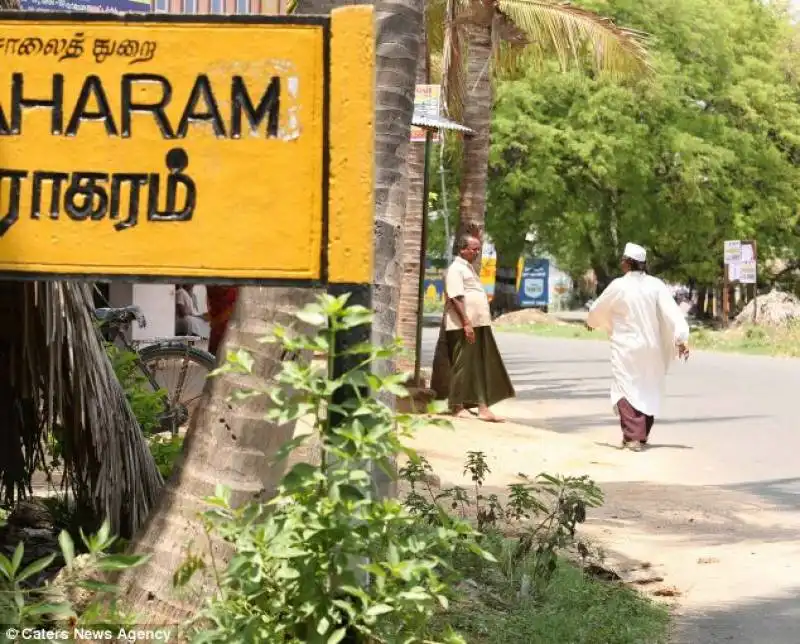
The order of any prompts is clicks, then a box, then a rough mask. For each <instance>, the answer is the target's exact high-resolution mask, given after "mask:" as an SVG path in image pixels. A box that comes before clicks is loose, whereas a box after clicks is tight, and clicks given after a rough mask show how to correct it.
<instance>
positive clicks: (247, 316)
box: [123, 0, 422, 624]
mask: <svg viewBox="0 0 800 644" xmlns="http://www.w3.org/2000/svg"><path fill="white" fill-rule="evenodd" d="M342 4H345V3H342ZM333 6H335V5H334V4H333V3H330V2H327V1H323V2H310V3H308V4H305V3H302V2H301V6H300V7H299V9H300V10H301V12H302V13H328V12H329V11H330V9H331V8H332V7H333ZM421 16H422V6H421V1H420V0H404V1H399V0H385V1H384V2H382V3H380V4H379V5H378V7H377V13H376V22H377V50H376V51H377V112H378V114H377V119H376V137H377V141H376V168H377V178H376V214H375V236H376V240H375V296H374V308H375V311H376V316H375V323H374V325H373V338H374V340H375V341H376V342H385V341H387V340H391V339H393V338H394V336H395V326H396V310H397V301H398V296H399V286H400V284H399V280H400V277H401V274H402V271H401V266H400V257H399V255H398V253H399V252H400V249H401V247H402V238H401V235H402V228H401V224H402V216H403V212H404V209H405V204H406V190H407V181H406V165H405V161H406V158H405V157H406V150H407V146H408V138H409V133H410V126H411V115H412V113H413V106H414V73H415V68H416V61H417V40H418V33H419V27H420V24H421ZM311 295H312V293H311V292H310V291H304V290H301V289H244V290H243V292H242V295H241V296H240V299H239V301H238V302H237V308H236V314H235V315H234V320H233V323H232V325H231V327H230V328H229V330H228V337H227V339H226V344H227V346H228V347H230V348H236V347H242V348H244V349H246V350H248V351H250V352H251V353H252V354H253V355H254V357H255V360H256V362H255V364H256V368H257V373H256V374H255V375H254V378H255V377H258V379H259V380H260V379H263V378H270V377H272V376H273V375H274V374H275V372H276V371H277V369H278V367H279V365H280V363H281V361H282V360H285V359H286V356H282V355H280V354H279V353H278V352H277V349H276V347H275V346H273V345H261V344H259V343H258V342H257V341H256V340H257V338H258V337H260V336H261V335H263V334H264V332H265V331H266V328H267V323H266V322H265V321H275V322H278V323H282V324H288V323H290V322H296V320H295V319H294V318H291V317H290V314H291V313H292V312H293V311H294V310H296V308H297V306H299V305H301V304H302V303H303V302H304V300H305V299H306V298H308V297H310V296H311ZM392 366H393V365H384V368H388V369H391V368H392ZM249 384H253V383H249ZM247 386H248V379H244V381H243V379H242V378H241V377H236V378H234V377H231V376H227V375H226V376H222V377H220V378H217V379H214V380H213V381H211V382H210V384H209V386H208V387H207V391H206V399H205V404H204V406H203V411H202V412H201V413H200V414H198V415H197V418H196V419H195V423H194V424H193V427H192V428H191V430H190V436H189V438H188V439H187V443H186V447H185V449H184V458H183V459H182V462H180V463H179V464H178V466H177V468H176V473H175V474H174V475H173V478H172V479H171V480H170V482H169V483H168V486H167V489H166V492H165V494H164V497H163V500H162V502H161V504H160V505H159V508H158V510H157V511H156V512H154V513H153V516H152V518H151V519H150V520H149V522H148V525H147V527H146V529H145V531H144V533H143V534H142V536H141V537H140V539H139V540H138V542H137V543H136V544H134V550H136V551H137V552H145V553H151V554H152V557H151V559H150V560H149V561H148V563H147V565H146V566H144V567H143V568H140V569H137V570H136V572H135V573H131V574H129V575H127V576H126V577H125V578H124V579H123V587H124V588H126V594H125V603H126V605H127V606H128V607H129V608H135V609H136V610H137V611H138V612H139V613H140V614H142V613H143V620H144V622H146V623H149V624H159V623H161V624H165V623H175V622H177V621H180V620H182V619H183V618H185V617H186V616H187V615H189V614H191V613H192V612H194V610H195V609H196V607H197V606H198V605H199V603H200V602H201V601H202V600H203V599H204V598H205V597H206V596H207V594H208V592H209V590H210V589H211V588H212V585H211V584H212V582H211V580H210V579H209V578H208V577H206V578H198V580H197V583H196V584H195V585H194V586H193V592H190V593H187V594H183V593H182V595H181V598H177V597H175V596H174V595H173V594H172V593H171V584H172V574H173V572H174V571H175V569H176V568H177V566H178V565H179V563H180V562H181V561H182V559H183V557H184V555H185V548H186V545H187V544H189V543H191V542H193V541H194V542H196V543H198V545H201V543H200V542H202V541H203V539H204V535H203V532H202V526H201V524H200V523H199V521H198V520H197V516H196V515H197V511H198V510H201V509H202V508H203V503H202V501H201V499H202V498H203V497H204V496H207V495H209V494H211V493H213V491H214V487H215V485H216V484H217V483H225V484H227V485H228V486H229V487H231V488H232V492H233V493H232V502H233V503H234V504H238V503H243V502H244V501H246V500H250V499H253V498H267V497H268V496H269V494H270V491H271V488H272V486H273V485H274V484H275V482H276V481H277V479H278V477H279V475H280V472H278V471H275V470H274V469H273V468H271V467H270V464H269V457H270V456H271V455H272V454H274V452H275V450H276V449H277V448H278V447H280V445H282V444H283V443H284V442H285V441H286V440H287V439H288V438H290V437H291V435H292V432H293V428H292V427H274V426H270V425H269V423H267V422H265V421H264V420H263V408H262V406H263V401H261V402H260V403H259V402H257V401H256V402H254V403H252V404H250V405H248V404H241V403H240V404H239V406H237V407H235V408H234V407H232V406H231V405H230V404H229V403H228V402H226V397H227V396H228V394H229V393H230V392H231V390H233V389H236V388H241V387H247ZM378 487H379V490H380V491H381V492H382V493H384V494H387V493H391V491H392V490H391V485H390V483H389V480H388V477H385V475H384V477H383V478H382V479H380V480H379V481H378ZM213 549H214V554H215V559H216V561H217V565H218V566H224V565H226V564H227V561H228V560H229V557H230V554H231V553H230V550H229V549H227V548H226V547H225V546H224V544H221V543H218V542H215V543H214V545H213Z"/></svg>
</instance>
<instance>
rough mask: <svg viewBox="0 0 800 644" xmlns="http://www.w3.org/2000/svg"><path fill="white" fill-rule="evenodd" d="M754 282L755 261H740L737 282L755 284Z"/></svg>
mask: <svg viewBox="0 0 800 644" xmlns="http://www.w3.org/2000/svg"><path fill="white" fill-rule="evenodd" d="M756 282H757V280H756V263H755V262H741V263H740V264H739V283H740V284H755V283H756Z"/></svg>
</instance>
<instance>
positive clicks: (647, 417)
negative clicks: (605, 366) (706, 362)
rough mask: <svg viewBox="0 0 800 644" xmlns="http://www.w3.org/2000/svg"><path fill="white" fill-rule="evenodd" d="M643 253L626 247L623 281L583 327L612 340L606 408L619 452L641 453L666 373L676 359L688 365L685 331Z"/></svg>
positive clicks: (603, 297) (596, 304)
mask: <svg viewBox="0 0 800 644" xmlns="http://www.w3.org/2000/svg"><path fill="white" fill-rule="evenodd" d="M646 260H647V251H646V250H645V249H644V248H642V247H641V246H639V245H638V244H627V245H626V246H625V250H624V253H623V256H622V260H621V268H622V273H623V275H622V277H618V278H617V279H615V280H614V281H613V282H611V284H609V285H608V287H607V288H606V289H605V290H604V291H603V293H602V294H601V295H600V297H598V298H597V299H596V300H595V302H594V304H592V308H591V310H590V311H589V316H588V318H587V320H586V326H588V327H589V328H590V329H603V330H605V331H607V332H608V333H609V335H610V338H611V374H612V382H611V405H612V407H613V409H614V413H615V414H616V415H617V416H619V422H620V427H621V429H622V448H623V449H625V448H628V449H631V450H633V451H635V452H639V451H641V450H642V448H643V446H644V445H646V444H647V441H648V440H649V438H650V431H651V430H652V428H653V423H654V422H655V418H656V416H658V414H659V411H660V408H661V398H662V395H663V390H664V384H665V380H666V375H667V371H668V369H669V366H670V363H671V362H672V359H673V358H674V357H675V355H676V354H677V355H678V356H679V357H681V358H683V359H684V360H688V359H689V348H688V346H687V345H688V342H689V325H688V324H687V322H686V318H685V317H684V315H683V313H682V312H681V310H680V307H679V306H678V304H677V303H676V302H675V298H673V297H672V293H670V290H669V288H668V287H667V285H666V284H664V282H662V281H661V280H660V279H658V278H656V277H653V276H651V275H648V274H647V270H646V268H647V267H646Z"/></svg>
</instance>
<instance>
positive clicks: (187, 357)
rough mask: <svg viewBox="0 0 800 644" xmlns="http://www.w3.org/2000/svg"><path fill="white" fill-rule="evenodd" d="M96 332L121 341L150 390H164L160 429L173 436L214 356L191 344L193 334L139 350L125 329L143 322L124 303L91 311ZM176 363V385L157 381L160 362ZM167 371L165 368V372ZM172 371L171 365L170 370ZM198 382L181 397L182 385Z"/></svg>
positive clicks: (185, 419) (195, 339)
mask: <svg viewBox="0 0 800 644" xmlns="http://www.w3.org/2000/svg"><path fill="white" fill-rule="evenodd" d="M94 315H95V318H96V319H97V321H98V323H99V326H100V332H101V334H102V336H103V338H104V339H105V340H106V341H107V342H110V343H112V344H117V343H121V344H122V346H123V347H124V348H125V349H127V350H128V351H130V352H132V353H133V354H135V356H136V358H135V363H136V366H137V367H138V368H139V370H140V371H141V372H142V374H143V375H144V377H145V379H146V380H147V382H148V384H149V385H150V386H151V387H152V388H153V391H154V392H158V391H165V396H164V413H163V414H161V415H160V416H159V421H160V422H159V424H160V427H161V431H164V432H166V431H169V432H170V433H171V434H172V436H176V435H177V434H178V432H179V430H180V428H181V427H183V426H184V425H185V424H186V423H187V422H188V421H189V419H190V418H191V414H192V412H193V411H194V408H193V407H194V404H196V402H197V401H198V400H199V399H200V396H201V395H202V392H203V387H204V385H205V381H206V378H207V376H208V374H209V373H210V372H211V371H212V370H213V369H214V368H215V366H216V358H215V357H214V356H213V355H212V354H211V353H209V352H208V351H203V350H202V349H198V348H197V347H195V346H193V344H194V343H195V342H199V341H200V340H201V338H199V337H196V336H178V337H174V338H161V339H156V340H155V341H154V342H153V343H152V344H148V345H147V346H145V347H142V348H141V349H140V348H139V347H138V344H139V343H137V342H131V341H129V340H128V337H127V331H128V329H129V328H130V327H131V325H132V324H133V322H137V323H138V324H139V327H140V328H144V327H145V326H147V321H146V319H145V317H144V315H143V314H142V311H141V309H140V308H139V307H138V306H126V307H123V308H98V309H95V311H94ZM175 361H177V362H178V365H177V367H178V369H177V370H178V381H177V386H175V387H171V386H163V385H162V383H161V382H159V378H158V375H159V374H160V373H161V371H162V367H164V365H169V364H170V363H171V362H175ZM192 367H196V368H198V369H199V371H198V373H197V374H192V375H196V376H202V378H196V379H195V380H194V381H193V382H189V381H191V378H189V376H190V368H192ZM169 371H170V370H168V369H167V370H165V373H168V372H169ZM172 372H174V368H173V369H172ZM198 381H199V383H200V390H199V392H198V393H197V394H196V395H194V396H193V397H191V398H190V399H188V400H185V399H183V398H182V393H183V389H184V387H185V386H186V385H187V382H189V384H195V385H196V384H197V383H198Z"/></svg>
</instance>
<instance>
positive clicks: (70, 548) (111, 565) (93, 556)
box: [0, 521, 146, 630]
mask: <svg viewBox="0 0 800 644" xmlns="http://www.w3.org/2000/svg"><path fill="white" fill-rule="evenodd" d="M81 540H82V542H83V545H84V546H85V549H86V551H87V554H84V555H79V556H76V555H75V543H74V542H73V540H72V537H70V535H69V533H68V532H66V531H62V532H61V535H60V536H59V539H58V541H59V546H60V548H61V557H62V558H63V561H64V568H63V569H62V570H61V572H60V573H59V575H58V577H57V578H56V580H55V581H54V582H53V583H52V584H48V583H46V581H45V579H44V578H43V576H44V575H45V574H46V572H47V571H48V570H49V569H51V568H52V566H53V564H54V562H55V561H56V558H57V553H51V554H49V555H47V556H45V557H42V558H39V559H36V560H34V561H32V562H31V563H29V564H28V565H26V566H23V565H22V562H23V559H24V556H25V546H24V544H22V543H20V544H18V545H17V548H16V550H15V551H14V554H13V555H12V556H11V557H10V558H9V557H6V556H5V555H2V554H0V622H2V623H3V624H4V625H5V626H7V627H14V628H16V629H17V630H19V629H23V628H33V627H39V626H41V625H42V624H44V623H53V622H61V623H67V624H69V625H71V626H73V627H74V626H76V625H82V624H86V625H92V626H97V625H101V624H107V625H115V626H116V627H117V629H118V628H119V626H120V625H121V624H126V623H132V620H131V617H130V616H127V615H125V614H123V613H122V612H121V611H120V610H119V607H118V606H117V603H116V594H117V587H116V586H114V585H112V584H108V583H106V582H105V581H103V580H102V577H101V576H102V575H103V574H104V573H115V572H120V571H122V570H126V569H129V568H133V567H136V566H139V565H141V564H142V563H144V561H145V560H146V557H144V556H140V555H125V554H108V552H107V551H108V550H109V549H111V548H112V547H113V546H114V543H115V541H116V539H115V537H113V536H112V535H111V532H110V524H109V523H108V521H106V522H104V523H103V525H102V526H101V528H100V530H99V531H98V532H97V533H96V534H94V535H90V536H86V535H85V534H84V533H83V531H81ZM76 604H79V606H77V605H76Z"/></svg>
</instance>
